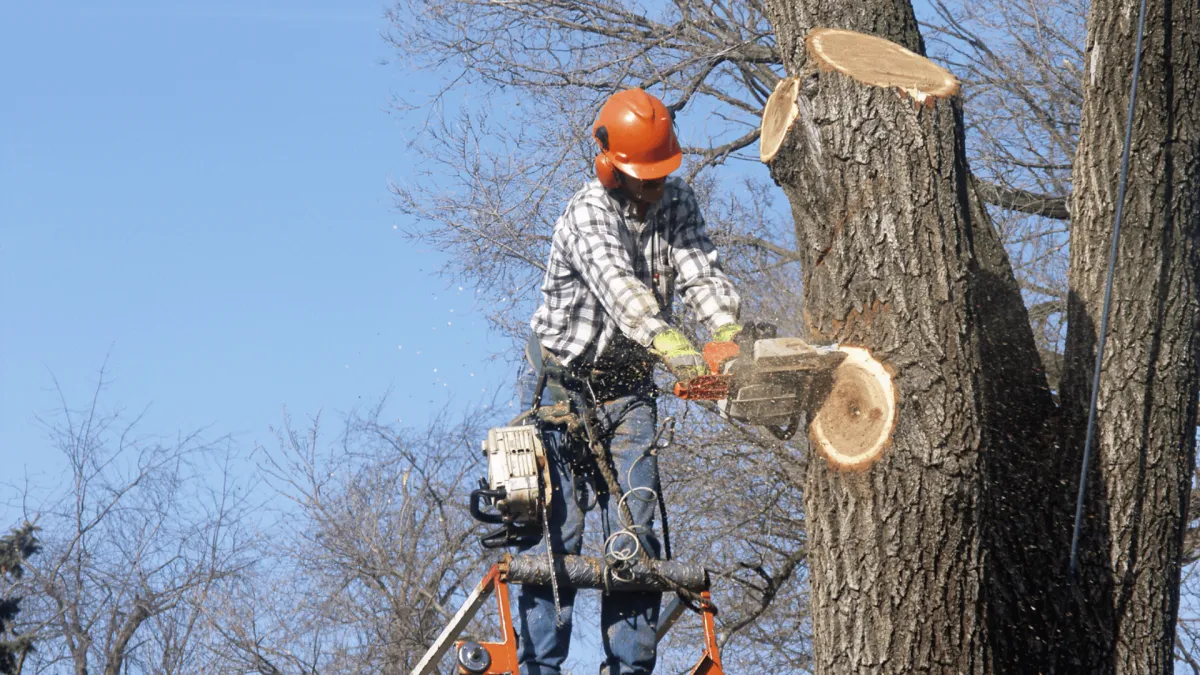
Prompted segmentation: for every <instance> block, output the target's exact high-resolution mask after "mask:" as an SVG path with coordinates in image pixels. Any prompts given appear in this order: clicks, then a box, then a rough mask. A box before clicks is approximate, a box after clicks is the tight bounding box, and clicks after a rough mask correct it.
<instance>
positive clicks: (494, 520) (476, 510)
mask: <svg viewBox="0 0 1200 675" xmlns="http://www.w3.org/2000/svg"><path fill="white" fill-rule="evenodd" d="M505 496H506V493H505V492H504V491H503V490H483V489H480V490H472V491H471V499H470V502H469V504H468V508H469V509H470V511H471V517H472V518H474V519H475V520H478V521H479V522H481V523H487V524H488V525H501V524H503V523H504V516H502V515H500V514H499V513H488V512H487V511H484V510H483V498H484V497H487V498H488V499H491V500H492V502H493V503H495V501H496V500H499V499H504V497H505Z"/></svg>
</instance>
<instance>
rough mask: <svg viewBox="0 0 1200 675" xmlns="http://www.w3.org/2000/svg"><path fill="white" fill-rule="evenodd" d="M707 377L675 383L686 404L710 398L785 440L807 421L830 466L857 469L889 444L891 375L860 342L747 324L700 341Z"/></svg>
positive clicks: (727, 412) (724, 411)
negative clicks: (812, 339) (817, 341)
mask: <svg viewBox="0 0 1200 675" xmlns="http://www.w3.org/2000/svg"><path fill="white" fill-rule="evenodd" d="M703 357H704V361H705V363H706V364H707V366H708V369H709V372H710V373H711V374H709V375H701V376H699V377H694V378H691V379H690V380H687V381H684V382H679V383H677V384H676V385H675V395H676V396H678V397H679V398H681V399H684V400H689V401H713V402H715V403H716V404H717V409H718V411H719V412H720V414H721V415H722V416H723V417H725V418H726V419H730V420H737V421H741V422H747V423H750V424H754V425H758V426H761V427H764V428H766V429H767V430H768V431H770V432H771V433H772V434H773V435H774V436H775V437H777V438H779V439H781V440H787V439H789V438H791V437H792V436H793V435H795V433H796V431H797V430H798V429H799V428H800V426H801V425H802V424H803V423H804V422H807V423H808V426H809V432H810V433H809V436H810V439H811V440H812V441H813V443H814V444H815V445H816V447H817V449H818V450H819V451H820V452H821V453H822V454H823V455H825V457H826V458H827V459H828V460H829V461H830V462H831V463H832V464H834V465H835V466H837V467H839V468H843V469H863V468H866V467H867V466H870V464H872V463H874V461H875V459H877V458H878V457H879V455H880V454H882V452H883V450H885V449H886V448H887V446H888V444H889V443H890V441H891V434H892V429H893V428H894V426H895V422H896V393H895V388H894V387H893V385H892V377H891V374H890V373H889V372H888V371H887V369H886V368H884V367H883V365H882V364H881V363H879V361H877V360H875V359H874V358H873V357H872V356H871V354H870V352H868V351H867V350H866V349H862V348H859V347H847V346H839V345H836V344H833V345H823V346H821V345H811V344H809V343H808V342H806V341H805V340H802V339H800V338H795V337H783V338H780V337H776V330H775V327H774V326H772V325H771V324H764V323H751V324H748V325H747V326H746V327H745V328H743V330H742V332H741V333H739V334H738V336H737V337H736V338H735V339H734V340H733V341H732V342H709V343H708V344H706V345H705V346H704V350H703Z"/></svg>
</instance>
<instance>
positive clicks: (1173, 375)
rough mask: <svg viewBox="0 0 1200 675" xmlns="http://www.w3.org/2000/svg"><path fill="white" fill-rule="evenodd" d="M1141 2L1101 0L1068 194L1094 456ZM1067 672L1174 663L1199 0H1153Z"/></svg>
mask: <svg viewBox="0 0 1200 675" xmlns="http://www.w3.org/2000/svg"><path fill="white" fill-rule="evenodd" d="M1136 27H1137V4H1136V3H1129V2H1116V1H1115V0H1094V1H1093V3H1092V7H1091V15H1090V17H1089V21H1088V42H1087V61H1086V64H1085V65H1086V70H1085V82H1087V83H1088V86H1087V89H1086V92H1085V96H1084V106H1083V118H1082V122H1081V128H1080V135H1079V151H1078V153H1077V154H1076V157H1075V166H1074V184H1075V192H1074V195H1073V197H1072V199H1071V207H1072V220H1073V228H1072V234H1071V267H1070V287H1071V295H1070V300H1069V304H1068V321H1069V330H1068V334H1067V349H1066V358H1065V362H1066V366H1067V372H1066V376H1065V377H1064V380H1063V399H1062V400H1063V405H1064V408H1065V412H1066V414H1067V416H1068V419H1069V420H1070V424H1069V425H1068V426H1067V427H1066V435H1067V437H1066V438H1065V440H1064V443H1065V445H1066V447H1067V448H1069V450H1070V452H1068V453H1066V454H1067V455H1068V456H1069V457H1070V458H1071V461H1073V462H1075V463H1076V465H1077V466H1078V462H1079V461H1080V458H1081V456H1082V448H1083V439H1084V430H1085V426H1086V418H1087V414H1088V398H1089V395H1090V392H1091V377H1092V369H1093V368H1094V364H1095V354H1096V346H1097V340H1098V331H1099V327H1100V322H1101V311H1102V307H1103V297H1104V281H1105V272H1106V266H1107V263H1108V256H1109V247H1110V245H1111V232H1112V227H1113V219H1114V209H1115V207H1116V202H1117V198H1116V197H1117V185H1118V174H1119V169H1120V161H1121V150H1122V144H1123V136H1124V127H1125V123H1126V111H1127V107H1128V101H1129V89H1130V78H1131V75H1132V71H1133V54H1134V44H1135V41H1136V37H1137V36H1136ZM1142 59H1143V61H1142V69H1141V77H1140V81H1139V85H1138V94H1137V108H1136V112H1135V124H1134V128H1133V138H1132V146H1131V147H1132V152H1131V161H1130V168H1129V186H1128V193H1127V195H1126V198H1125V201H1124V217H1123V222H1122V231H1121V236H1120V241H1119V244H1120V252H1119V256H1118V259H1117V268H1116V277H1115V280H1114V286H1113V288H1114V290H1113V297H1114V299H1113V307H1112V314H1111V317H1110V324H1109V330H1108V338H1107V344H1106V347H1105V353H1104V361H1103V371H1102V372H1103V375H1102V380H1101V384H1100V409H1099V416H1098V424H1097V428H1096V436H1095V439H1096V440H1095V442H1094V444H1093V453H1094V454H1093V464H1092V466H1093V468H1094V470H1093V471H1092V472H1091V475H1090V477H1089V481H1090V484H1089V487H1090V490H1089V494H1088V497H1089V498H1088V501H1087V511H1086V514H1087V519H1086V521H1085V523H1086V527H1085V532H1084V535H1085V536H1084V542H1083V543H1084V545H1083V547H1082V553H1083V555H1082V557H1081V570H1080V574H1079V577H1078V579H1079V581H1078V589H1077V591H1078V592H1077V593H1076V594H1075V596H1074V598H1073V602H1074V603H1075V604H1074V606H1073V607H1072V608H1071V610H1072V611H1071V612H1070V613H1069V614H1068V616H1067V624H1066V625H1065V627H1064V630H1065V631H1066V635H1065V636H1064V640H1065V641H1066V642H1067V643H1068V644H1073V645H1076V648H1075V649H1073V650H1071V652H1070V653H1069V655H1066V656H1067V658H1069V662H1068V663H1067V667H1066V668H1065V669H1064V672H1068V671H1069V672H1087V673H1105V672H1108V673H1122V674H1124V673H1167V672H1171V670H1172V646H1173V638H1174V632H1175V620H1176V615H1177V613H1178V604H1179V565H1180V556H1181V547H1182V537H1183V533H1184V529H1185V527H1186V523H1187V503H1188V496H1189V491H1190V488H1191V479H1192V468H1193V466H1194V453H1195V434H1196V400H1197V389H1198V377H1200V375H1198V372H1197V358H1198V351H1200V290H1198V289H1200V5H1198V4H1197V3H1196V2H1195V1H1194V0H1192V1H1190V2H1178V1H1174V0H1151V2H1150V3H1149V5H1148V8H1147V17H1146V33H1145V44H1144V47H1143V52H1142Z"/></svg>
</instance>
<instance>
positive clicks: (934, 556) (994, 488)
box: [768, 0, 1054, 673]
mask: <svg viewBox="0 0 1200 675" xmlns="http://www.w3.org/2000/svg"><path fill="white" fill-rule="evenodd" d="M768 12H769V15H770V18H771V21H772V24H773V27H774V28H775V34H776V37H777V40H778V42H779V46H780V52H781V54H782V55H783V58H784V63H785V66H786V67H787V69H788V72H789V73H790V74H802V73H805V63H804V48H803V35H804V33H805V32H806V31H807V30H808V29H810V28H812V27H815V26H832V27H838V28H848V29H851V30H858V31H861V32H865V33H870V34H875V35H879V36H881V37H885V38H888V39H891V40H894V41H896V42H898V43H900V44H901V45H904V46H905V47H907V48H909V49H911V50H913V51H916V52H918V53H923V51H924V50H923V45H922V44H921V40H920V36H919V33H918V30H917V24H916V20H915V18H914V16H913V12H912V7H911V5H910V4H909V3H908V2H907V0H896V1H891V0H877V1H875V2H871V3H869V5H868V4H866V3H837V2H827V3H823V2H819V1H818V2H814V1H813V0H807V1H804V2H799V3H788V2H782V1H776V2H770V3H768ZM808 95H810V96H811V99H812V105H811V108H812V114H813V118H812V120H811V123H812V124H813V125H814V127H815V129H817V130H819V131H818V132H817V133H819V136H820V147H821V156H820V157H819V158H814V157H811V156H806V154H805V153H806V152H808V151H807V149H806V146H805V145H804V144H803V142H802V140H800V139H803V138H804V137H805V134H802V133H793V134H791V135H790V136H789V139H788V140H787V141H785V143H784V146H783V147H782V148H781V150H780V153H779V155H778V156H777V158H776V159H775V160H774V161H773V162H772V164H771V170H772V175H773V177H774V178H775V180H776V181H777V182H778V183H779V184H780V186H781V187H782V188H783V189H784V191H785V193H786V194H787V195H788V198H789V200H790V201H791V204H792V207H793V216H794V218H795V221H796V236H797V239H798V244H799V246H798V248H799V250H800V251H801V252H802V254H803V256H804V260H803V261H802V265H803V267H804V302H805V310H806V312H805V314H806V319H807V324H808V327H809V330H810V331H811V332H812V333H814V336H815V337H819V338H824V339H826V340H833V341H837V342H840V343H844V344H853V345H859V346H863V347H866V348H868V349H870V350H871V352H872V353H873V354H874V355H875V357H876V358H878V359H880V360H881V361H882V362H883V363H884V364H885V365H886V366H887V367H889V368H890V369H892V370H893V371H894V373H895V375H896V378H895V384H896V387H897V391H898V394H899V397H898V400H899V420H898V424H897V427H896V431H895V435H894V440H893V444H892V446H891V448H890V449H889V451H888V452H887V454H885V455H884V456H883V457H882V458H881V460H880V461H879V462H877V463H876V464H875V465H874V466H872V467H871V468H870V469H868V470H867V471H865V472H862V473H839V472H836V471H833V470H831V469H830V468H829V467H828V466H827V465H826V464H825V463H824V462H823V461H821V460H819V459H816V458H813V459H811V460H810V463H809V469H808V473H807V478H806V495H805V507H806V511H807V513H806V517H807V522H808V527H809V531H808V537H809V541H810V553H809V564H810V568H811V585H812V612H813V618H812V620H813V633H814V652H815V653H814V658H815V670H816V672H819V673H866V672H870V673H912V672H947V673H989V672H993V668H994V669H995V672H1032V671H1028V670H1024V671H1022V670H1021V669H1020V668H1019V667H1014V666H1012V665H1011V663H1021V659H1023V658H1026V657H1025V656H1012V655H1006V656H1005V658H1001V659H999V660H997V658H996V655H995V654H994V652H995V650H994V649H993V648H992V646H991V643H993V642H996V643H997V644H1017V645H1021V646H1022V648H1023V649H1024V650H1025V651H1023V652H1022V654H1029V653H1030V652H1037V649H1036V648H1031V647H1028V646H1027V644H1028V640H1027V639H1026V638H1028V635H1027V633H1030V632H1032V629H1031V628H1030V626H1029V625H1028V624H1025V625H1022V626H1014V625H1012V624H1013V623H1014V622H1013V621H1010V619H1011V618H1012V617H1013V616H1017V615H1019V613H1020V612H1019V611H1018V608H1017V605H1019V604H1020V603H1018V602H1015V601H1011V598H1010V596H1011V595H1012V594H1011V593H1009V594H1008V596H1005V597H1001V598H999V599H997V600H996V601H995V602H994V603H992V604H989V601H988V600H989V596H990V595H991V590H992V588H991V586H990V580H991V579H992V578H1003V575H1001V576H999V577H994V576H993V572H994V567H995V566H996V565H997V564H998V561H999V562H1000V563H1003V564H1004V565H1006V566H1007V565H1014V566H1016V567H1015V568H1013V569H1006V570H1005V574H1007V575H1008V578H1010V580H1011V579H1016V580H1020V577H1021V575H1022V567H1021V566H1023V565H1028V562H1027V560H1026V559H1030V560H1041V559H1043V558H1044V557H1045V554H1044V553H1041V552H1038V550H1034V552H1033V553H1032V554H1029V555H1026V553H1027V551H1026V550H1025V549H1017V550H1015V551H1014V550H1010V549H1011V548H1012V547H1013V546H1015V545H1016V544H1014V540H1016V539H1019V537H1016V536H1014V535H1012V534H1011V532H1010V530H1009V529H1007V526H1006V527H1005V528H996V527H995V526H994V523H995V522H997V521H999V520H1001V519H1002V518H1003V517H1004V514H1006V513H1007V514H1009V515H1021V516H1022V517H1025V518H1029V517H1030V516H1028V515H1023V512H1022V511H1021V509H1020V507H1021V506H1022V504H1016V503H1013V502H1011V501H1006V499H1009V500H1011V495H1010V494H1008V489H1009V487H1011V485H1012V484H1013V482H1014V481H1013V479H1012V477H1011V474H1009V473H1006V472H1005V471H1004V468H1005V467H1007V466H1009V465H1012V464H1015V465H1018V466H1019V467H1023V468H1024V471H1023V472H1022V475H1025V476H1027V477H1028V478H1029V480H1032V481H1033V483H1032V486H1037V485H1038V484H1039V483H1048V482H1052V478H1053V477H1052V476H1049V475H1045V474H1044V473H1039V472H1037V471H1033V470H1032V469H1031V468H1030V467H1031V466H1033V464H1034V463H1035V462H1036V461H1037V460H1039V458H1041V457H1044V456H1045V453H1044V452H1041V448H1043V447H1044V441H1043V440H1042V439H1043V436H1042V429H1043V428H1044V426H1045V422H1046V420H1047V419H1048V418H1050V416H1051V415H1052V414H1053V412H1054V406H1053V402H1052V400H1051V398H1050V395H1049V391H1048V389H1047V387H1046V384H1045V376H1044V373H1043V372H1042V369H1041V364H1040V360H1039V357H1038V355H1037V351H1036V348H1035V346H1034V343H1033V337H1032V332H1031V330H1030V329H1029V325H1028V316H1027V314H1026V311H1025V309H1024V306H1023V304H1022V303H1021V298H1020V294H1019V291H1018V290H1017V286H1016V283H1015V281H1014V280H1013V275H1012V270H1011V267H1010V265H1009V263H1008V259H1007V257H1006V256H1005V255H1004V252H1003V250H1002V249H1001V247H1000V246H999V242H998V238H997V237H996V234H995V232H994V231H993V230H992V227H991V223H990V221H989V220H988V218H987V215H986V212H985V211H984V210H983V208H982V205H981V204H980V203H978V202H977V200H976V199H975V198H974V196H973V193H972V192H971V191H970V190H969V188H968V186H969V184H970V182H969V173H968V169H967V166H966V160H965V155H964V152H963V125H962V111H961V108H960V104H959V102H958V101H957V100H942V101H937V102H936V103H935V104H934V106H933V107H931V108H927V109H919V108H918V107H917V106H915V105H914V103H913V102H912V101H911V100H909V99H907V98H903V97H901V96H898V95H897V92H896V91H894V90H889V89H880V88H875V87H869V86H865V85H862V84H859V83H857V82H854V81H852V80H850V79H848V78H846V77H845V76H842V75H839V74H823V75H819V76H816V82H815V84H814V85H813V86H812V87H811V91H810V92H809V93H808ZM1031 460H1033V461H1031ZM993 478H994V479H995V483H993V484H989V483H988V480H990V479H993ZM1022 487H1023V488H1025V489H1028V488H1029V487H1031V484H1025V485H1023V486H1022ZM1039 496H1040V495H1039ZM1043 498H1044V497H1043ZM1027 548H1029V547H1027ZM993 549H996V550H997V551H998V552H1000V553H1003V556H996V555H992V553H991V551H992V550H993ZM1033 549H1036V547H1033ZM1006 598H1009V599H1008V600H1006ZM1021 600H1022V601H1024V602H1025V603H1026V605H1025V606H1026V607H1028V604H1027V603H1028V599H1027V598H1022V599H1021ZM993 606H994V607H998V608H1000V611H1002V612H1005V613H1004V614H1003V615H1002V616H1000V617H998V618H999V620H997V617H994V616H992V612H993V609H992V608H993ZM1021 611H1028V610H1021ZM1039 616H1040V614H1039ZM1039 620H1040V619H1039ZM1017 623H1019V622H1017ZM1018 638H1020V639H1018ZM1013 659H1015V661H1014V660H1013ZM1006 663H1007V664H1008V665H1007V667H1002V665H1003V664H1006Z"/></svg>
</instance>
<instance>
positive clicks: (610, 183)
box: [596, 152, 621, 190]
mask: <svg viewBox="0 0 1200 675" xmlns="http://www.w3.org/2000/svg"><path fill="white" fill-rule="evenodd" d="M596 178H599V179H600V184H601V185H603V186H604V187H606V188H608V189H609V190H615V189H617V188H618V187H620V186H621V179H620V177H618V176H617V169H616V167H614V166H613V165H612V160H611V159H609V158H608V155H607V154H606V153H603V152H601V153H597V154H596Z"/></svg>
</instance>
